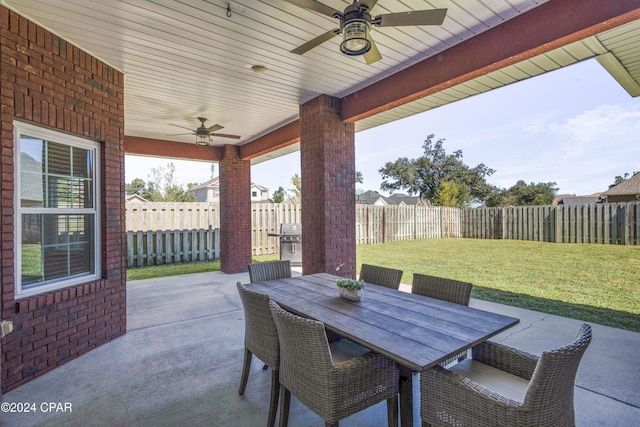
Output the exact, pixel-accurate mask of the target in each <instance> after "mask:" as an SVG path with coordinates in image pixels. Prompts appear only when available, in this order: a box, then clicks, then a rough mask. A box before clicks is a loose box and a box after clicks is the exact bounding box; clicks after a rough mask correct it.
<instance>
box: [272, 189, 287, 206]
mask: <svg viewBox="0 0 640 427" xmlns="http://www.w3.org/2000/svg"><path fill="white" fill-rule="evenodd" d="M286 196H287V191H286V190H285V189H284V188H282V186H280V187H278V189H277V190H276V191H274V192H273V195H272V196H271V199H269V200H270V201H271V203H282V202H284V199H285V198H286Z"/></svg>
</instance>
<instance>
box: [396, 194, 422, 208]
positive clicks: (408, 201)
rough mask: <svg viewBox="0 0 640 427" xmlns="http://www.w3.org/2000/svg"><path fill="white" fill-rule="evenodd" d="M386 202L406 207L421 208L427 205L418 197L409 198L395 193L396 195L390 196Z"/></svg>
mask: <svg viewBox="0 0 640 427" xmlns="http://www.w3.org/2000/svg"><path fill="white" fill-rule="evenodd" d="M387 199H388V200H392V201H393V203H392V204H394V205H403V204H404V205H408V206H415V205H418V206H423V205H426V204H427V203H425V201H424V200H422V199H421V198H420V197H418V196H409V195H406V194H402V193H396V194H392V195H390V196H389V197H388V198H387Z"/></svg>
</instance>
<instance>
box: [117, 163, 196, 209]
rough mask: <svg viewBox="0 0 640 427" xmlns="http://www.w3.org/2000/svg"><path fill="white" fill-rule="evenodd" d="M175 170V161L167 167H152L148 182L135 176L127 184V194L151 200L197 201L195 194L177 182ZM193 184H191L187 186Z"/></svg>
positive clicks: (125, 189) (189, 186)
mask: <svg viewBox="0 0 640 427" xmlns="http://www.w3.org/2000/svg"><path fill="white" fill-rule="evenodd" d="M175 172H176V167H175V165H174V164H173V163H169V164H168V165H167V166H166V168H164V167H162V166H159V167H157V168H151V171H150V173H149V176H148V180H147V182H145V181H144V180H142V179H141V178H135V179H133V180H132V181H131V183H130V184H125V187H124V192H125V194H126V195H132V194H137V195H138V196H141V197H144V198H145V199H146V200H148V201H150V202H195V201H196V197H195V195H194V194H193V193H190V192H187V190H186V189H185V188H183V187H182V186H181V185H179V184H178V183H177V181H176V177H175ZM193 185H195V184H189V185H188V187H187V188H191V187H192V186H193Z"/></svg>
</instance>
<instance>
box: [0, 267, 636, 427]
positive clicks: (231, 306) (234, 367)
mask: <svg viewBox="0 0 640 427" xmlns="http://www.w3.org/2000/svg"><path fill="white" fill-rule="evenodd" d="M248 280H249V278H248V274H246V273H243V274H233V275H227V274H223V273H204V274H194V275H186V276H176V277H167V278H162V279H150V280H143V281H135V282H130V283H129V284H128V288H127V289H128V295H127V300H128V301H127V302H128V320H127V322H128V332H127V334H126V335H125V336H123V337H120V338H118V339H116V340H114V341H112V342H110V343H108V344H106V345H103V346H102V347H99V348H97V349H95V350H93V351H91V352H89V353H87V354H85V355H83V356H81V357H79V358H78V359H75V360H72V361H70V362H69V363H67V364H65V365H63V366H62V367H60V368H58V369H56V370H54V371H52V372H49V373H47V374H45V375H43V376H42V377H39V378H37V379H35V380H33V381H31V382H29V383H27V384H25V385H23V386H20V387H18V388H17V389H15V390H12V391H10V392H8V393H7V394H6V395H4V397H3V401H4V402H9V403H14V402H15V403H18V402H20V403H35V406H36V411H35V412H34V413H3V414H1V418H0V425H7V426H35V425H46V426H62V425H64V426H69V425H77V426H91V425H94V426H107V425H108V426H116V425H118V426H178V425H191V426H205V425H206V426H209V425H216V426H234V427H235V426H241V427H245V426H264V424H265V423H266V418H267V412H268V400H269V383H270V379H271V374H270V372H268V371H263V370H261V366H262V364H261V363H259V362H256V361H255V359H254V363H253V365H252V372H251V374H250V376H249V384H248V386H247V391H246V393H245V395H244V396H238V384H239V380H240V371H241V368H242V356H243V333H244V319H243V311H242V306H241V304H240V299H239V296H238V293H237V290H236V287H235V283H236V282H237V281H242V282H245V283H246V282H248ZM407 287H408V286H406V285H402V288H401V289H404V290H406V289H407ZM471 306H473V307H476V308H481V309H485V310H488V311H495V312H499V313H503V314H507V315H510V316H514V317H518V318H520V324H518V325H516V326H515V327H513V328H511V329H509V330H507V331H505V332H504V333H502V334H500V335H499V336H497V337H496V338H495V339H494V340H495V341H499V342H503V343H506V344H507V345H511V346H514V347H517V348H520V349H522V350H525V351H529V352H532V353H534V354H540V352H542V351H543V350H545V349H548V348H552V347H556V346H560V345H564V344H566V343H568V342H570V341H571V340H572V339H573V337H574V335H575V333H576V331H577V330H578V327H579V325H580V324H581V323H582V322H580V321H578V320H573V319H566V318H562V317H558V316H553V315H549V314H544V313H539V312H534V311H529V310H524V309H520V308H515V307H510V306H505V305H500V304H495V303H490V302H486V301H481V300H472V302H471ZM592 326H593V334H594V338H593V342H592V344H591V346H590V347H589V349H588V350H587V352H586V354H585V356H584V359H583V360H582V363H581V365H580V369H579V371H578V376H577V379H576V388H575V408H576V422H577V425H578V426H620V425H633V424H634V423H637V420H638V419H640V388H639V387H638V386H637V384H639V383H640V371H638V369H637V363H636V360H637V351H638V349H640V334H638V333H634V332H629V331H623V330H619V329H614V328H610V327H606V326H600V325H592ZM415 380H417V378H416V379H415ZM418 389H419V387H415V388H414V390H415V391H416V392H417V390H418ZM48 402H54V403H62V404H63V405H64V403H66V402H68V403H70V404H71V409H72V411H71V412H69V411H68V412H57V413H56V412H55V409H56V408H54V409H53V410H47V411H43V410H42V409H43V408H45V409H48V408H49V406H48ZM42 403H45V404H46V405H45V406H41V404H42ZM63 408H64V407H62V409H63ZM418 410H419V408H418V407H417V405H416V408H415V417H414V419H415V423H416V425H418V424H419V416H418ZM290 425H291V426H315V425H318V426H321V425H324V423H323V421H322V420H321V419H320V418H319V417H318V416H316V415H315V414H313V413H311V412H310V411H309V410H308V409H307V408H305V407H304V406H302V405H301V404H299V402H297V401H296V400H295V399H292V405H291V414H290ZM341 425H343V426H345V427H348V426H381V427H382V426H386V406H385V404H384V403H383V404H379V405H377V406H375V407H373V408H370V409H368V410H365V411H363V412H360V413H358V414H356V415H353V416H351V417H349V418H346V419H345V420H343V421H342V422H341Z"/></svg>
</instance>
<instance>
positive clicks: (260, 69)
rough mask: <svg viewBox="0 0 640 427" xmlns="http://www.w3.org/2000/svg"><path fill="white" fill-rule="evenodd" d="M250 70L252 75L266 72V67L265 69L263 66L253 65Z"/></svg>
mask: <svg viewBox="0 0 640 427" xmlns="http://www.w3.org/2000/svg"><path fill="white" fill-rule="evenodd" d="M251 70H253V72H254V73H264V72H265V71H267V67H265V66H264V65H254V66H253V67H251Z"/></svg>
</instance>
